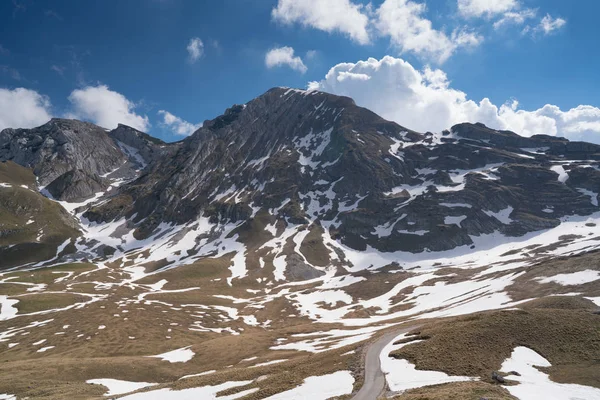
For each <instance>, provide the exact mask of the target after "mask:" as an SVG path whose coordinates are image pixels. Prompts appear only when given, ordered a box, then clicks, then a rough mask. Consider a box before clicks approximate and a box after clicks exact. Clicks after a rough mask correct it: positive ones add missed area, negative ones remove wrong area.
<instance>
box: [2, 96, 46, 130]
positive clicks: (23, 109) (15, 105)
mask: <svg viewBox="0 0 600 400" xmlns="http://www.w3.org/2000/svg"><path fill="white" fill-rule="evenodd" d="M50 107H51V105H50V99H49V98H48V97H46V96H44V95H41V94H39V93H38V92H36V91H34V90H29V89H25V88H17V89H13V90H9V89H1V88H0V130H1V129H4V128H33V127H36V126H40V125H42V124H44V123H46V122H48V121H49V120H50V118H51V115H50Z"/></svg>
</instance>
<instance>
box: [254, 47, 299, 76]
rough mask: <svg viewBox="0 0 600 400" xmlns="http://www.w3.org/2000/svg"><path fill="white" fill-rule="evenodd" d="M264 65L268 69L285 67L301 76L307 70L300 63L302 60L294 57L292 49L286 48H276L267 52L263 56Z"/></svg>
mask: <svg viewBox="0 0 600 400" xmlns="http://www.w3.org/2000/svg"><path fill="white" fill-rule="evenodd" d="M265 65H266V66H267V67H268V68H273V67H280V66H282V65H287V66H289V67H290V68H291V69H293V70H296V71H298V72H300V73H302V74H303V73H305V72H306V71H307V70H308V68H306V65H304V63H303V62H302V59H301V58H300V57H298V56H294V49H293V48H291V47H288V46H284V47H277V48H274V49H271V50H269V51H268V52H267V54H266V55H265Z"/></svg>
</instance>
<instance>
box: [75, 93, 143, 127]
mask: <svg viewBox="0 0 600 400" xmlns="http://www.w3.org/2000/svg"><path fill="white" fill-rule="evenodd" d="M69 101H70V102H71V104H72V105H73V111H72V112H70V113H69V117H71V118H77V119H85V120H89V121H92V122H93V123H95V124H97V125H100V126H103V127H105V128H109V129H113V128H116V127H117V124H119V123H121V124H125V125H129V126H131V127H133V128H136V129H139V130H141V131H146V130H147V129H148V128H149V127H150V123H149V122H148V117H147V116H145V115H144V116H141V115H138V114H136V113H135V107H136V105H135V103H133V102H131V101H129V100H128V99H127V98H126V97H125V96H123V95H122V94H121V93H118V92H115V91H112V90H110V89H109V88H108V86H106V85H98V86H87V87H85V88H83V89H76V90H73V91H72V92H71V94H70V95H69Z"/></svg>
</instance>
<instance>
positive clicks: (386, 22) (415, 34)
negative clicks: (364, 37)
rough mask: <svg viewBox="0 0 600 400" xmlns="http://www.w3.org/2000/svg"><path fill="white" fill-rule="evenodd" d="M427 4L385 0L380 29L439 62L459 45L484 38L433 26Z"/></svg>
mask: <svg viewBox="0 0 600 400" xmlns="http://www.w3.org/2000/svg"><path fill="white" fill-rule="evenodd" d="M425 11H426V7H425V4H422V3H416V2H413V1H410V0H385V1H384V2H383V3H382V4H381V6H380V7H379V9H378V10H377V13H376V14H377V21H376V25H377V29H378V31H379V32H380V34H381V35H384V36H389V37H390V40H391V42H392V44H393V45H394V46H396V47H397V48H399V49H400V51H401V52H402V53H404V52H414V53H415V54H417V55H420V56H423V57H425V58H429V59H433V60H435V61H436V62H439V63H443V62H444V61H446V60H447V59H448V58H449V57H450V56H451V55H452V54H453V53H454V52H455V51H456V49H457V48H458V47H462V46H476V45H478V44H479V43H481V41H482V40H483V38H482V37H481V36H479V35H477V34H474V33H472V32H468V31H466V30H455V31H454V32H453V33H452V35H451V36H450V37H449V36H448V35H446V34H445V33H444V32H442V31H438V30H436V29H433V27H432V24H431V21H429V20H428V19H426V18H424V17H423V14H424V13H425Z"/></svg>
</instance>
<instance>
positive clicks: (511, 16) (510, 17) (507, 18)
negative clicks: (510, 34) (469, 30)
mask: <svg viewBox="0 0 600 400" xmlns="http://www.w3.org/2000/svg"><path fill="white" fill-rule="evenodd" d="M536 15H537V10H535V9H532V8H526V9H524V10H518V11H509V12H506V13H505V14H504V15H503V16H502V18H500V19H499V20H498V21H496V22H494V28H495V29H500V28H502V27H503V26H505V25H511V24H512V25H523V24H524V23H525V21H526V20H528V19H532V18H535V16H536Z"/></svg>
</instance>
